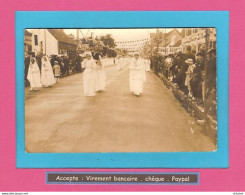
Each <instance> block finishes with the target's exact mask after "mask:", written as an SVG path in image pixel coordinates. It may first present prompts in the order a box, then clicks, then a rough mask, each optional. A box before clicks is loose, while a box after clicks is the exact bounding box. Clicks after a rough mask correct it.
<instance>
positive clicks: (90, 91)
mask: <svg viewBox="0 0 245 195" xmlns="http://www.w3.org/2000/svg"><path fill="white" fill-rule="evenodd" d="M85 56H86V58H85V59H84V60H83V61H82V68H85V70H84V72H83V94H84V96H95V91H96V89H95V87H96V76H97V73H96V69H97V65H96V62H95V60H94V59H93V58H92V53H91V52H86V53H85Z"/></svg>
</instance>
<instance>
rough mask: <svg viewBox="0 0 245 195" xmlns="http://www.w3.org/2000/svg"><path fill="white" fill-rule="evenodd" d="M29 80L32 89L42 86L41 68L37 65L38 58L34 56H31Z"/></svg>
mask: <svg viewBox="0 0 245 195" xmlns="http://www.w3.org/2000/svg"><path fill="white" fill-rule="evenodd" d="M27 80H28V81H29V82H30V90H33V89H34V90H38V88H39V87H42V84H41V79H40V69H39V67H38V65H37V62H36V59H35V58H33V57H31V58H30V64H29V68H28V73H27Z"/></svg>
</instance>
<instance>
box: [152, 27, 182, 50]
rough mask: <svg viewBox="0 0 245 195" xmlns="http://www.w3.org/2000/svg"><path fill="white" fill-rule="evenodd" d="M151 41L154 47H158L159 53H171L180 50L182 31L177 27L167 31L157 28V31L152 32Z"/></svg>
mask: <svg viewBox="0 0 245 195" xmlns="http://www.w3.org/2000/svg"><path fill="white" fill-rule="evenodd" d="M151 38H152V39H151V43H152V44H153V47H154V49H158V52H159V53H163V54H170V53H173V52H174V51H177V50H179V48H178V47H179V45H181V39H182V36H181V33H180V32H179V30H177V29H173V30H171V31H170V32H168V33H166V32H164V30H161V31H160V30H159V29H157V30H156V33H152V34H151Z"/></svg>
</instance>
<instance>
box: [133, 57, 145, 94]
mask: <svg viewBox="0 0 245 195" xmlns="http://www.w3.org/2000/svg"><path fill="white" fill-rule="evenodd" d="M129 69H130V75H129V82H130V91H131V92H133V93H134V94H135V95H136V96H139V95H140V94H141V93H142V92H143V83H144V81H145V63H144V61H143V60H142V59H141V58H140V57H139V53H135V54H134V58H133V59H132V60H131V62H130V65H129Z"/></svg>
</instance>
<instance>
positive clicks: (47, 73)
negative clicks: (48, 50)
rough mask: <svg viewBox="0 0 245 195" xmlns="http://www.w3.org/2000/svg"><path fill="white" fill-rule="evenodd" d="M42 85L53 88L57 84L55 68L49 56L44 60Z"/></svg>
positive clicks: (44, 57)
mask: <svg viewBox="0 0 245 195" xmlns="http://www.w3.org/2000/svg"><path fill="white" fill-rule="evenodd" d="M41 83H42V84H43V85H44V86H45V87H48V86H51V85H53V84H55V83H56V79H55V77H54V72H53V68H52V66H51V64H50V61H49V59H48V57H47V56H43V58H42V69H41Z"/></svg>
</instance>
